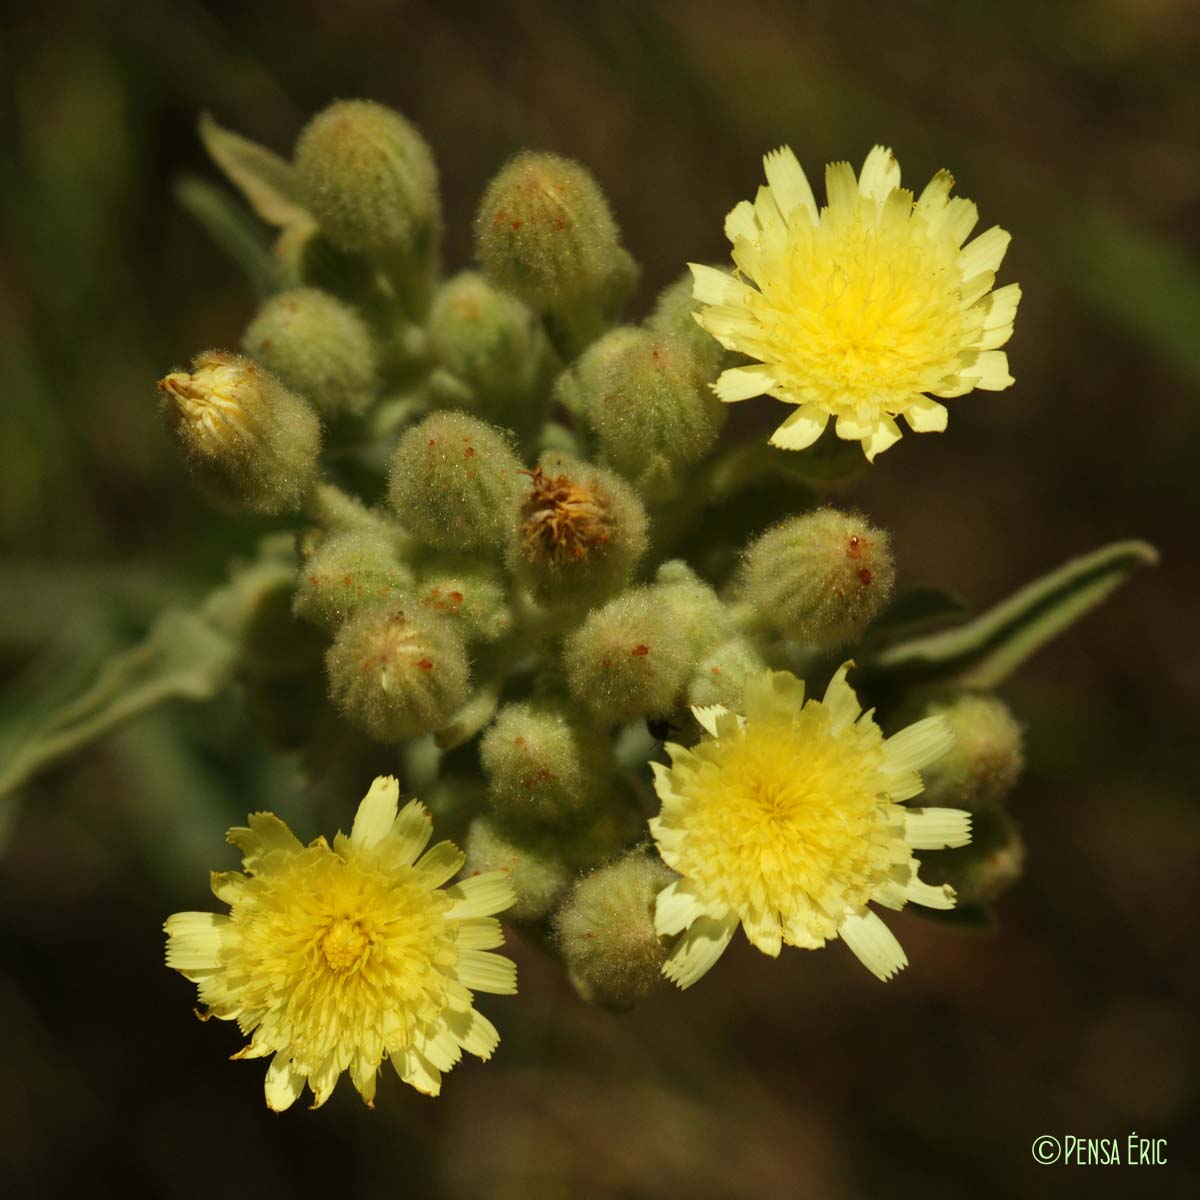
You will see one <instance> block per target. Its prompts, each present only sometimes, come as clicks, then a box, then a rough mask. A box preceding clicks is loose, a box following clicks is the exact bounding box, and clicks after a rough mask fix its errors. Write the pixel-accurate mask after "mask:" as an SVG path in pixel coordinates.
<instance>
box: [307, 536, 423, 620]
mask: <svg viewBox="0 0 1200 1200" xmlns="http://www.w3.org/2000/svg"><path fill="white" fill-rule="evenodd" d="M412 583H413V573H412V570H411V569H410V568H409V567H408V566H407V565H406V564H404V563H403V562H401V561H400V559H399V558H398V557H397V555H396V547H395V543H394V542H393V540H392V539H391V538H389V537H387V536H386V535H385V534H382V533H377V532H374V531H368V530H354V531H350V532H346V533H334V534H330V535H329V536H328V537H326V538H324V539H323V540H322V541H321V543H320V545H319V546H318V547H317V549H316V550H315V551H314V552H313V553H312V554H311V555H309V557H308V558H307V559H306V560H305V562H304V563H303V564H302V565H301V567H300V576H299V582H298V584H297V587H296V595H295V599H294V600H293V602H292V611H293V612H295V614H296V616H298V617H302V618H303V619H304V620H305V621H309V622H311V623H312V624H314V625H319V626H321V627H322V628H324V629H329V630H334V629H336V628H337V627H338V626H339V625H342V624H344V623H345V622H346V621H348V620H349V619H350V618H351V617H353V616H354V615H355V614H356V613H359V612H361V611H362V610H363V609H364V608H370V607H373V606H375V605H377V604H382V603H384V602H385V601H387V600H388V599H389V598H390V597H391V596H393V595H395V594H396V593H397V592H404V591H406V590H408V589H409V588H411V587H412Z"/></svg>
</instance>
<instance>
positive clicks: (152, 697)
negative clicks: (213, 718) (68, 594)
mask: <svg viewBox="0 0 1200 1200" xmlns="http://www.w3.org/2000/svg"><path fill="white" fill-rule="evenodd" d="M236 656H237V647H236V642H235V641H234V639H233V638H230V637H228V636H227V635H225V634H224V633H222V632H220V631H218V630H216V629H214V628H213V626H212V625H211V624H210V622H208V621H207V620H205V619H204V617H202V616H200V615H199V614H197V613H194V612H188V611H185V610H182V609H168V610H167V611H166V612H164V613H163V614H162V615H161V616H160V617H159V618H158V620H157V621H156V622H155V623H154V625H153V627H152V628H151V630H150V633H149V635H148V636H147V637H146V639H145V640H144V641H143V642H142V643H141V644H140V645H137V646H134V647H133V648H132V649H130V650H126V651H124V652H123V653H121V654H117V655H115V656H114V657H113V658H111V659H109V660H108V661H107V662H106V663H105V664H104V666H103V667H102V668H101V670H100V673H99V674H98V675H97V677H96V679H95V680H94V681H93V683H92V685H91V686H90V687H89V688H87V689H86V690H85V691H84V693H83V694H82V695H81V696H78V697H76V698H75V699H74V700H71V701H69V702H67V703H66V704H63V705H61V706H59V707H58V708H56V709H54V710H53V711H52V712H50V713H47V714H46V715H45V716H44V717H42V718H41V719H40V720H38V721H37V723H36V724H35V725H34V726H33V727H32V728H28V729H26V730H25V731H24V732H23V734H22V735H21V736H20V737H19V738H18V739H17V740H16V743H15V745H10V746H6V747H5V748H4V749H5V754H4V758H3V760H2V762H0V796H3V795H5V794H6V793H8V792H11V791H13V790H14V789H16V788H19V787H21V786H22V785H23V784H24V783H26V782H27V781H28V780H29V779H30V778H32V777H33V775H35V774H36V773H37V772H38V771H41V770H44V769H45V768H46V767H49V766H52V765H53V764H54V763H56V762H58V761H59V760H61V759H64V758H66V757H67V756H68V755H70V754H73V753H74V752H75V751H76V750H79V749H81V748H82V747H83V746H85V745H87V744H88V743H89V742H93V741H95V740H97V739H98V738H101V737H103V736H104V735H105V734H107V733H109V732H111V731H112V730H113V729H115V728H116V727H117V726H118V725H120V724H122V723H123V722H125V721H128V720H130V719H132V718H133V717H136V716H139V715H140V714H141V713H143V712H146V711H147V710H148V709H151V708H153V707H154V706H155V705H157V704H161V703H162V702H163V701H165V700H171V699H175V698H181V699H188V700H209V699H211V698H212V697H214V696H215V695H217V693H218V692H220V691H221V690H222V689H223V688H224V687H226V686H227V685H228V684H229V683H230V681H231V680H232V678H233V670H234V662H235V659H236Z"/></svg>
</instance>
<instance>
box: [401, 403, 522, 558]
mask: <svg viewBox="0 0 1200 1200" xmlns="http://www.w3.org/2000/svg"><path fill="white" fill-rule="evenodd" d="M520 469H521V464H520V463H519V462H518V461H517V457H516V455H515V454H514V453H513V451H512V449H511V448H510V446H509V443H508V441H507V440H506V438H505V437H504V435H503V434H502V433H501V432H500V431H499V430H498V429H495V428H494V427H492V426H491V425H485V424H484V423H483V422H482V421H479V420H476V418H475V417H471V416H468V415H467V414H466V413H461V412H438V413H433V414H432V415H431V416H428V417H426V418H425V420H424V421H422V422H421V423H420V424H419V425H414V426H413V427H412V428H411V429H409V430H407V431H406V432H405V434H404V435H403V437H401V439H400V442H399V444H398V445H397V446H396V450H395V452H394V454H393V455H392V466H391V476H390V480H389V484H388V500H389V501H390V502H391V505H392V507H393V508H394V509H395V511H396V512H397V513H398V514H399V517H400V520H401V521H402V522H403V524H404V527H405V528H406V529H407V530H408V531H409V532H410V533H412V535H413V536H414V537H416V538H419V539H420V540H421V541H422V542H424V543H425V544H426V545H428V546H433V547H436V548H438V549H443V550H483V549H492V548H499V547H500V546H501V545H502V544H503V543H504V541H505V540H506V539H507V536H508V533H509V530H510V529H511V527H512V521H513V515H514V512H515V509H516V502H517V495H518V493H519V489H520V486H521V479H520V476H519V475H518V472H519V471H520Z"/></svg>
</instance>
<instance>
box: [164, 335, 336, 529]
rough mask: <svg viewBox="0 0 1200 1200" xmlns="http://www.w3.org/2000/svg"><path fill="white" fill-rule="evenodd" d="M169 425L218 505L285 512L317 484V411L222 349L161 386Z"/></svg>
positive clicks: (201, 356) (245, 360) (199, 358)
mask: <svg viewBox="0 0 1200 1200" xmlns="http://www.w3.org/2000/svg"><path fill="white" fill-rule="evenodd" d="M158 391H159V396H160V405H159V406H160V408H161V410H162V413H163V417H164V418H165V420H166V423H167V428H168V430H169V431H170V433H171V435H172V437H174V439H175V441H176V443H177V444H178V446H179V448H180V450H182V452H183V455H184V458H185V459H186V461H187V464H188V467H189V468H190V469H191V472H192V475H193V477H194V478H195V480H196V482H197V483H198V484H199V486H200V487H201V488H202V489H203V490H204V491H205V492H206V493H207V494H208V495H209V496H210V498H211V499H212V500H213V501H214V502H215V503H217V504H219V505H222V506H224V507H228V508H242V509H248V510H250V511H251V512H258V513H281V512H288V511H289V510H291V509H294V508H296V507H298V506H299V504H300V502H301V501H302V500H303V499H304V497H305V495H307V493H308V492H309V490H310V489H311V488H312V486H313V483H314V481H315V479H316V473H317V456H318V455H319V454H320V450H321V426H320V422H319V421H318V420H317V416H316V414H315V413H314V412H313V411H312V409H311V408H309V406H308V405H307V404H306V403H305V402H304V401H303V400H302V399H301V398H300V397H299V396H297V395H295V394H294V393H293V392H290V391H288V389H287V388H286V387H285V386H284V385H283V384H282V383H281V382H280V381H279V380H278V379H276V378H275V376H274V375H272V374H271V373H270V372H269V371H264V370H263V369H262V367H260V366H258V365H257V364H255V363H253V362H251V361H250V360H249V359H248V358H242V357H241V356H240V355H237V354H229V353H227V352H225V351H223V350H206V351H204V352H203V353H202V354H198V355H196V358H195V360H194V361H193V364H192V370H191V373H190V374H189V373H188V372H186V371H176V372H173V373H172V374H170V375H168V376H167V377H166V378H165V379H161V380H160V381H159V384H158Z"/></svg>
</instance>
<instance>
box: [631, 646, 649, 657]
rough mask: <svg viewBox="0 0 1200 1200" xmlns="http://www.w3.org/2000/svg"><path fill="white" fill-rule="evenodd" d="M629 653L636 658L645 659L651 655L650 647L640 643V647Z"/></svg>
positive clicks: (635, 647)
mask: <svg viewBox="0 0 1200 1200" xmlns="http://www.w3.org/2000/svg"><path fill="white" fill-rule="evenodd" d="M629 653H630V654H632V655H633V657H634V658H645V657H646V655H647V654H649V653H650V647H649V646H647V645H645V644H644V643H639V644H638V645H636V646H634V648H633V649H632V650H630V652H629Z"/></svg>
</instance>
